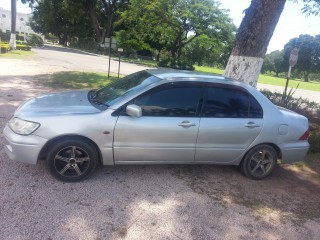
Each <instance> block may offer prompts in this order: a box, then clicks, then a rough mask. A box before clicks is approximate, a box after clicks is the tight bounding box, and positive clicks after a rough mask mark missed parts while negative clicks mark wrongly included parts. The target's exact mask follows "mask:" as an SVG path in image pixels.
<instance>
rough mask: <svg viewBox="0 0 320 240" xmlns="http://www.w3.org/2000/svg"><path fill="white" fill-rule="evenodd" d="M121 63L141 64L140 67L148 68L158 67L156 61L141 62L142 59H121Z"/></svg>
mask: <svg viewBox="0 0 320 240" xmlns="http://www.w3.org/2000/svg"><path fill="white" fill-rule="evenodd" d="M121 61H122V62H128V63H135V64H141V65H145V66H149V67H157V66H158V62H157V61H151V60H143V59H140V60H137V59H130V58H125V57H121Z"/></svg>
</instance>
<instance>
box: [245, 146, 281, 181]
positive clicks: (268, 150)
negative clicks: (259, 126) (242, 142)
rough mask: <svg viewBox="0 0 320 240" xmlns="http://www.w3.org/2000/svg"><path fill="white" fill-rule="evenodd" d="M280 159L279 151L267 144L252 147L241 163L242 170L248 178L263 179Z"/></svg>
mask: <svg viewBox="0 0 320 240" xmlns="http://www.w3.org/2000/svg"><path fill="white" fill-rule="evenodd" d="M277 160H278V157H277V152H276V151H275V149H274V148H273V147H271V146H270V145H267V144H262V145H258V146H256V147H254V148H252V149H250V150H249V151H248V152H247V154H246V155H245V157H244V159H243V160H242V162H241V164H240V170H241V172H242V173H243V174H244V175H246V176H247V177H248V178H251V179H255V180H261V179H264V178H266V177H267V176H269V174H270V173H271V172H272V170H273V168H274V166H275V165H276V162H277Z"/></svg>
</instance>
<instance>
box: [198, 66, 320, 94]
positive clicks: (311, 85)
mask: <svg viewBox="0 0 320 240" xmlns="http://www.w3.org/2000/svg"><path fill="white" fill-rule="evenodd" d="M195 71H198V72H207V73H213V74H218V75H222V74H223V71H224V70H222V69H218V68H214V67H204V66H201V67H200V66H195ZM258 83H262V84H269V85H275V86H281V87H284V86H285V85H286V79H284V78H278V77H272V76H267V75H263V74H260V76H259V80H258ZM298 84H299V87H298V89H305V90H311V91H317V92H320V82H304V81H300V80H296V79H290V81H289V84H288V87H289V88H293V89H295V88H296V87H297V86H298Z"/></svg>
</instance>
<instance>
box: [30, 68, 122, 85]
mask: <svg viewBox="0 0 320 240" xmlns="http://www.w3.org/2000/svg"><path fill="white" fill-rule="evenodd" d="M120 77H121V76H120ZM117 79H118V76H117V75H115V74H111V76H110V77H109V78H108V76H107V74H106V73H94V72H58V73H53V74H45V75H40V76H37V77H36V78H35V81H36V82H37V83H38V84H41V85H44V86H46V87H51V88H56V89H61V88H67V89H82V88H91V89H92V88H100V87H102V86H104V85H106V84H107V83H109V82H110V81H115V80H117Z"/></svg>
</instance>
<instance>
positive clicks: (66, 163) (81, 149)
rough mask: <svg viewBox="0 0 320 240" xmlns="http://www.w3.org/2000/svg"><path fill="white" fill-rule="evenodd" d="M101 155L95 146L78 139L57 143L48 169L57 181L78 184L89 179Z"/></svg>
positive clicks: (53, 148)
mask: <svg viewBox="0 0 320 240" xmlns="http://www.w3.org/2000/svg"><path fill="white" fill-rule="evenodd" d="M98 161H99V154H98V152H97V149H96V148H95V146H94V145H93V144H91V143H90V142H88V141H84V140H78V139H66V140H62V141H60V142H57V143H56V144H55V145H53V147H52V148H51V149H50V152H49V153H48V157H47V167H48V169H49V171H50V173H51V174H52V176H54V177H55V178H56V179H58V180H60V181H64V182H77V181H81V180H84V179H86V178H88V177H89V176H90V175H91V174H92V173H93V172H94V170H95V169H96V167H97V165H98Z"/></svg>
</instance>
